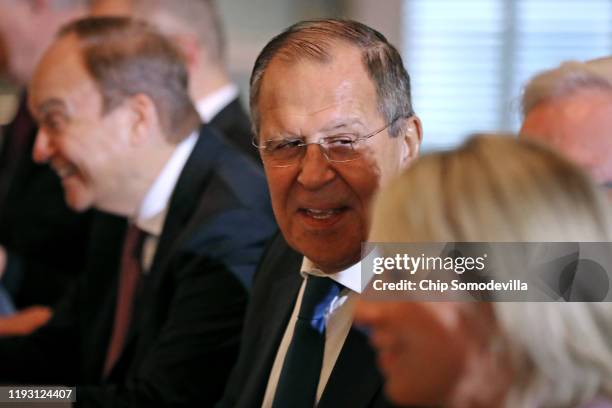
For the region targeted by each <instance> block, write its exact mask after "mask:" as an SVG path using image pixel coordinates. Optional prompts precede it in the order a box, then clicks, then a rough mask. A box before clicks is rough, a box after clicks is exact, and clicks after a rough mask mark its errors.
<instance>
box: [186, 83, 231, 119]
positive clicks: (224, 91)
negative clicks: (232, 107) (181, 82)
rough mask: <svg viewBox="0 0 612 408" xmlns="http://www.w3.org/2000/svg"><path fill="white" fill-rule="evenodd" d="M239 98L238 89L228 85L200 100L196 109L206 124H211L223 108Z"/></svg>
mask: <svg viewBox="0 0 612 408" xmlns="http://www.w3.org/2000/svg"><path fill="white" fill-rule="evenodd" d="M237 97H238V87H237V86H236V85H235V84H227V85H225V86H224V87H222V88H220V89H218V90H216V91H215V92H213V93H211V94H209V95H207V96H205V97H204V98H202V99H200V100H198V102H197V103H196V109H197V110H198V113H199V114H200V117H201V118H202V119H203V120H204V122H205V123H208V122H210V121H211V120H212V119H213V118H214V117H215V116H217V114H218V113H219V112H221V110H222V109H223V108H225V107H226V106H227V105H229V104H230V102H231V101H233V100H234V99H236V98H237Z"/></svg>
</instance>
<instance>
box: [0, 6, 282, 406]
mask: <svg viewBox="0 0 612 408" xmlns="http://www.w3.org/2000/svg"><path fill="white" fill-rule="evenodd" d="M143 73H146V75H143ZM187 83H188V73H187V69H186V66H185V64H184V62H183V59H182V56H181V54H180V52H179V50H178V49H176V48H175V47H174V45H173V44H172V43H171V42H170V41H168V40H167V39H166V37H165V36H163V35H162V34H160V33H159V32H157V31H156V30H155V29H154V28H152V27H151V26H149V25H147V24H146V23H143V22H137V21H134V20H132V19H129V18H119V17H114V18H108V17H107V18H88V19H83V20H77V21H75V22H72V23H70V24H69V25H67V26H65V27H64V28H63V29H62V30H61V31H60V34H59V35H58V37H57V39H56V40H55V42H54V43H53V44H52V46H51V47H50V48H49V49H48V50H47V52H46V53H45V54H44V57H43V59H42V61H41V62H40V64H39V65H38V67H37V69H36V71H35V74H34V76H33V79H32V81H31V83H30V87H29V106H30V109H31V111H32V113H33V116H34V117H35V118H36V120H37V122H38V123H39V131H38V134H37V137H36V143H35V146H34V157H35V159H36V160H37V161H39V162H49V163H50V165H51V167H52V168H53V170H54V171H55V172H56V173H57V174H58V176H59V177H60V178H61V179H62V186H63V188H64V195H65V199H66V201H67V203H68V204H69V205H70V207H71V208H73V209H75V210H77V211H85V210H87V209H89V208H95V209H96V210H97V211H96V212H95V216H94V223H93V228H92V236H91V240H90V245H89V247H88V250H87V255H86V265H85V269H84V272H83V275H82V276H81V278H80V279H79V281H78V285H77V286H76V287H75V288H73V290H72V291H71V292H70V293H69V294H68V295H67V296H65V297H64V298H63V299H62V301H61V303H60V304H59V305H58V307H57V308H55V310H54V314H53V317H52V319H51V320H50V321H49V322H48V323H47V324H45V325H43V326H42V327H40V328H39V329H38V330H36V331H35V332H33V333H32V334H30V335H28V336H21V337H11V338H5V339H0V361H2V364H0V383H3V384H7V383H9V384H15V383H20V384H64V385H75V386H76V387H77V391H76V399H77V406H82V407H98V406H108V407H110V406H113V407H115V406H130V407H155V406H163V407H166V406H172V407H193V406H211V405H212V403H213V402H215V401H216V400H217V399H218V398H219V397H220V394H221V392H222V390H223V387H224V384H225V381H226V379H227V376H228V374H229V371H230V369H231V367H232V365H233V363H234V361H235V359H236V354H237V351H238V345H239V338H240V332H241V328H242V322H243V317H244V312H245V309H246V303H247V299H248V288H249V285H250V282H251V277H252V274H253V272H254V270H255V266H256V263H257V262H258V261H259V258H260V256H261V252H262V250H263V246H264V244H265V243H266V242H267V240H268V238H269V237H270V235H271V234H273V233H274V232H275V231H276V224H275V223H274V220H273V217H272V211H271V208H270V204H269V197H268V191H267V188H266V184H265V180H264V177H263V174H262V173H261V170H260V169H259V168H258V167H257V166H256V165H255V164H254V163H252V162H251V161H250V160H249V159H248V158H247V157H246V156H243V155H242V154H241V153H240V152H239V151H238V150H236V149H234V148H233V147H232V146H230V145H229V144H227V143H226V142H225V140H224V138H223V137H222V136H220V134H219V133H218V132H217V131H216V130H214V129H213V128H212V127H209V126H207V125H203V126H202V125H201V121H200V117H199V115H198V113H197V111H196V109H195V106H194V105H193V103H192V101H191V98H190V96H189V92H188V85H187Z"/></svg>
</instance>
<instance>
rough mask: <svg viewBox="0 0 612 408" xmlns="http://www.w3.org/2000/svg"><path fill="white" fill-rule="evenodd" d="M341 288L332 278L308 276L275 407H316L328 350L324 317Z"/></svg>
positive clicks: (278, 387) (280, 379)
mask: <svg viewBox="0 0 612 408" xmlns="http://www.w3.org/2000/svg"><path fill="white" fill-rule="evenodd" d="M342 288H343V286H342V285H341V284H339V283H337V282H336V281H334V280H333V279H330V278H325V277H318V276H313V275H308V279H307V280H306V287H305V289H304V294H303V295H302V303H301V305H300V311H299V313H298V316H297V321H296V323H295V330H294V331H293V337H292V338H291V343H290V344H289V348H288V350H287V355H286V356H285V361H284V362H283V368H282V370H281V374H280V377H279V380H278V384H277V387H276V394H275V395H274V402H273V403H272V407H273V408H288V407H291V408H300V407H303V408H312V407H314V405H315V400H316V394H317V386H318V385H319V376H320V374H321V366H322V364H323V352H324V351H325V317H326V314H327V313H328V311H329V306H330V304H331V302H332V301H333V300H334V298H336V297H337V296H338V294H339V293H340V291H341V290H342Z"/></svg>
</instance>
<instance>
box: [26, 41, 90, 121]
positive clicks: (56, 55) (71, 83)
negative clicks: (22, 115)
mask: <svg viewBox="0 0 612 408" xmlns="http://www.w3.org/2000/svg"><path fill="white" fill-rule="evenodd" d="M71 37H74V36H71V35H68V36H65V37H62V38H60V39H58V40H56V41H55V42H54V43H53V44H52V45H51V47H49V49H48V50H47V52H46V53H45V55H44V56H43V58H42V59H41V61H40V63H39V64H38V66H37V68H36V71H35V73H34V76H33V78H32V81H31V83H30V87H29V95H30V101H29V102H30V108H31V109H32V110H33V111H34V112H35V111H36V109H37V108H39V106H40V105H41V104H47V103H50V101H55V102H54V103H53V105H54V106H59V104H57V101H63V100H64V98H63V97H64V96H66V95H67V94H71V95H73V96H74V95H76V96H78V95H83V97H85V95H86V94H87V93H88V96H89V97H90V98H91V96H92V95H91V90H92V89H95V83H94V82H93V80H92V79H91V78H90V76H89V74H88V73H87V71H86V69H85V67H84V65H83V62H82V58H81V55H80V48H79V46H78V40H77V39H76V37H74V38H71ZM64 103H65V101H64Z"/></svg>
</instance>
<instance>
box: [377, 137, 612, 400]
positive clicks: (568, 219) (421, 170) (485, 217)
mask: <svg viewBox="0 0 612 408" xmlns="http://www.w3.org/2000/svg"><path fill="white" fill-rule="evenodd" d="M408 197H409V198H410V199H409V200H407V198H408ZM608 205H609V204H608V203H607V200H606V198H605V197H604V195H603V193H602V191H600V190H599V188H598V187H597V186H596V185H594V184H593V182H592V181H591V180H590V178H589V177H588V176H587V175H586V174H585V173H583V172H582V170H581V169H579V168H578V167H577V166H576V165H574V164H572V163H570V162H568V161H567V160H565V159H564V158H562V157H561V156H559V155H558V154H556V153H555V152H553V151H550V150H549V149H548V148H546V147H544V146H541V145H537V144H533V143H531V142H528V141H525V140H516V139H515V138H514V137H492V136H481V137H477V138H474V139H471V140H470V141H468V142H467V143H466V144H465V145H464V146H462V147H461V148H460V149H458V150H455V151H451V152H441V153H434V154H430V155H428V156H423V157H422V158H421V159H419V160H418V161H416V162H415V163H414V164H413V165H412V166H411V167H410V168H409V169H408V170H407V171H405V172H404V173H402V175H401V176H400V177H399V178H398V179H396V180H395V181H394V182H392V183H391V184H390V185H389V186H388V188H387V189H385V190H384V191H383V192H381V194H380V196H379V197H378V198H377V200H376V203H375V206H374V217H373V223H372V229H371V236H370V240H371V241H372V242H410V241H411V242H443V241H447V242H460V241H463V242H470V241H473V242H485V241H491V242H495V241H506V242H529V241H532V242H550V241H561V242H571V241H583V242H584V241H597V242H610V241H611V238H612V230H611V224H610V214H609V213H608V209H607V206H608ZM510 265H511V264H508V266H509V267H507V268H503V270H502V268H499V270H495V271H492V272H491V274H492V277H494V278H495V279H499V280H503V279H516V278H517V274H518V273H521V271H520V270H518V269H517V268H512V267H510ZM524 272H525V273H528V271H524ZM493 308H494V312H495V317H496V320H497V322H498V324H499V327H500V330H501V335H500V336H501V338H498V339H490V340H491V344H492V346H493V345H500V344H501V345H504V346H506V347H507V349H506V351H508V353H509V355H510V356H511V357H512V358H511V361H512V362H513V364H515V367H513V368H514V369H515V374H516V380H517V381H514V382H513V383H512V385H511V386H510V389H509V391H508V394H507V395H508V397H507V399H506V401H505V406H506V407H508V408H517V407H520V408H527V407H529V408H532V407H540V408H547V407H551V408H552V407H569V406H579V405H580V404H582V403H585V402H588V401H589V400H591V399H593V398H594V397H595V396H597V395H604V396H607V397H608V398H612V341H611V340H610V339H612V308H611V307H610V305H609V304H608V303H545V302H541V303H510V302H497V303H494V304H493ZM500 340H501V341H500ZM492 348H493V347H492ZM498 351H499V350H498Z"/></svg>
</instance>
